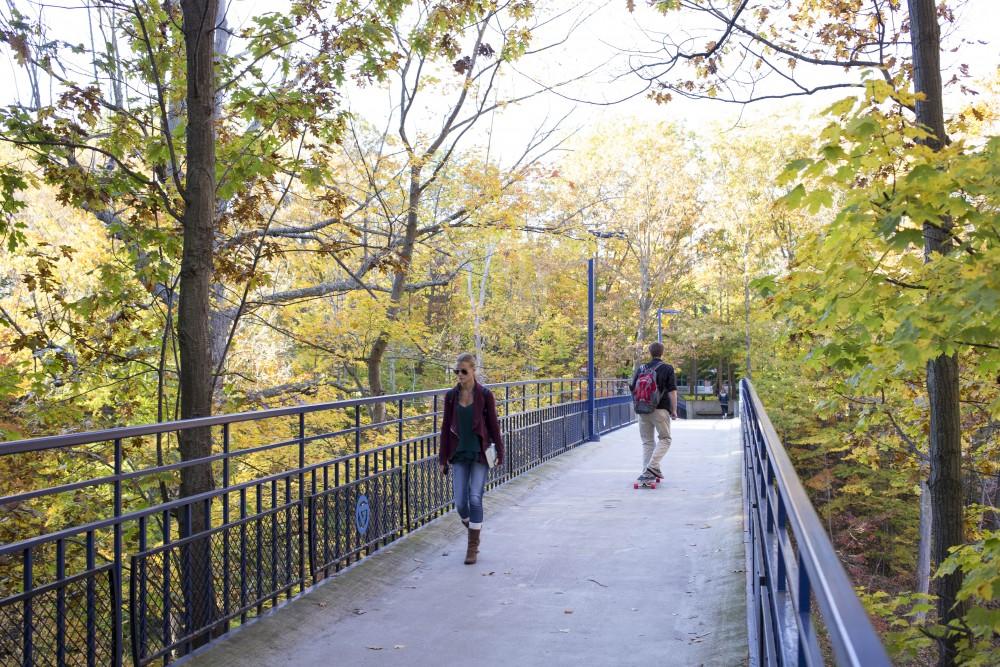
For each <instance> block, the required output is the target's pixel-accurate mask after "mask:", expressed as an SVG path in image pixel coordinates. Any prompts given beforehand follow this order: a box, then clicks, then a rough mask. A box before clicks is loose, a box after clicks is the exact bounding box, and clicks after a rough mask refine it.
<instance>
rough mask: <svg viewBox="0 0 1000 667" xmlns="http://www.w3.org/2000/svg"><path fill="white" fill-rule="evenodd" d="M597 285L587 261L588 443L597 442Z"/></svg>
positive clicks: (592, 262) (592, 266)
mask: <svg viewBox="0 0 1000 667" xmlns="http://www.w3.org/2000/svg"><path fill="white" fill-rule="evenodd" d="M596 291H597V283H596V280H595V276H594V258H593V257H591V258H590V259H588V260H587V423H588V424H590V441H591V442H599V441H600V439H601V434H600V433H599V432H598V429H597V387H595V386H594V385H595V381H596V380H595V377H596V375H597V373H596V371H595V368H594V294H595V293H596Z"/></svg>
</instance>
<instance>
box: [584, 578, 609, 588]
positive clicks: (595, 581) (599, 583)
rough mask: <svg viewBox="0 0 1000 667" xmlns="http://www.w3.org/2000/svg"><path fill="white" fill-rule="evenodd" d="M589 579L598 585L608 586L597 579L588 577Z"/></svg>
mask: <svg viewBox="0 0 1000 667" xmlns="http://www.w3.org/2000/svg"><path fill="white" fill-rule="evenodd" d="M587 581H593V582H594V583H595V584H597V585H598V586H600V587H601V588H607V587H608V586H607V584H602V583H601V582H599V581H598V580H597V579H587Z"/></svg>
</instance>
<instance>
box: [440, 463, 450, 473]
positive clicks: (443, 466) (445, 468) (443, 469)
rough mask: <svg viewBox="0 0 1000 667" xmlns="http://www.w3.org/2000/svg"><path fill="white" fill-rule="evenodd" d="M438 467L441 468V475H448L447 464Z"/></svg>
mask: <svg viewBox="0 0 1000 667" xmlns="http://www.w3.org/2000/svg"><path fill="white" fill-rule="evenodd" d="M439 465H440V466H441V474H442V475H447V474H448V464H447V463H441V464H439Z"/></svg>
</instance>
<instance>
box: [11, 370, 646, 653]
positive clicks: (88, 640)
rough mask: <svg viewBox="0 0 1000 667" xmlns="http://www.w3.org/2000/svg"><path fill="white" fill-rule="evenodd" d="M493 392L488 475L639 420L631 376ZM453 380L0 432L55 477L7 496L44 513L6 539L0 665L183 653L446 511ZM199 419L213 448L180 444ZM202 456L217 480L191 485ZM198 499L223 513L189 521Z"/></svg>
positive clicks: (510, 472)
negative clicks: (386, 391)
mask: <svg viewBox="0 0 1000 667" xmlns="http://www.w3.org/2000/svg"><path fill="white" fill-rule="evenodd" d="M492 389H493V393H494V396H495V397H496V402H497V408H498V413H499V417H500V425H501V429H502V430H503V433H504V437H505V442H506V445H507V456H506V461H505V464H504V466H503V467H502V468H501V467H497V468H494V469H493V470H491V471H490V477H489V481H488V488H493V487H495V486H497V485H499V484H502V483H504V482H506V481H508V480H510V479H513V478H514V477H516V476H518V475H519V474H521V473H523V472H525V471H527V470H529V469H531V468H533V467H534V466H536V465H538V464H539V463H541V462H543V461H546V460H548V459H550V458H552V457H553V456H556V455H558V454H561V453H563V452H565V451H567V450H569V449H570V448H572V447H575V446H577V445H579V444H581V443H583V442H586V441H587V440H588V439H590V436H591V432H590V428H591V426H590V425H591V424H596V427H595V428H596V429H597V430H599V431H600V432H607V431H611V430H613V429H616V428H619V427H621V426H624V425H626V424H629V423H631V422H632V421H633V420H634V418H635V415H634V413H633V412H632V403H631V396H629V395H628V391H627V387H625V388H624V389H623V384H622V382H621V381H619V380H597V381H595V382H594V383H593V386H592V392H591V388H590V387H588V383H587V382H586V381H585V380H581V379H576V378H573V379H561V380H533V381H527V382H515V383H509V384H500V385H492ZM446 391H447V390H445V389H441V390H432V391H424V392H416V393H408V394H396V395H391V396H379V397H373V398H363V399H354V400H347V401H338V402H334V403H324V404H315V405H306V406H293V407H287V408H278V409H273V410H263V411H258V412H248V413H240V414H231V415H219V416H214V417H206V418H202V419H192V420H186V421H179V422H168V423H162V424H154V425H148V426H135V427H124V428H116V429H109V430H105V431H97V432H91V433H76V434H70V435H63V436H52V437H44V438H35V439H32V440H21V441H14V442H7V443H0V462H2V463H4V464H10V465H4V466H3V467H2V469H5V470H18V469H19V468H21V467H23V469H25V470H28V469H31V470H40V471H49V475H53V477H51V478H47V477H45V476H43V475H39V476H38V477H37V481H38V487H37V488H32V489H30V490H22V489H18V490H17V492H16V493H13V494H11V495H7V496H3V497H0V511H2V512H4V513H8V512H9V513H10V515H11V516H13V515H14V514H15V513H17V514H19V515H20V516H23V517H27V518H29V519H30V521H27V522H26V523H28V524H29V525H34V526H35V529H34V531H35V532H34V534H26V535H18V534H17V533H14V534H15V541H13V542H11V543H8V544H3V545H0V665H2V666H3V667H6V666H7V665H18V666H22V667H24V666H27V667H31V666H32V665H36V664H50V663H51V664H60V665H62V664H67V665H100V666H104V665H122V664H132V665H137V666H138V665H149V664H166V663H169V662H171V661H173V660H175V659H177V658H179V657H181V656H184V655H187V654H188V653H190V652H191V651H192V650H193V649H194V648H196V647H198V646H200V645H202V644H204V643H206V642H208V641H211V640H214V639H215V638H218V637H220V636H221V635H223V634H225V633H226V632H228V631H229V630H230V629H231V628H233V627H234V626H236V625H239V624H241V623H243V622H246V621H247V620H249V619H251V618H253V617H255V616H259V615H260V614H262V613H263V612H264V611H266V610H268V609H271V608H273V607H274V606H275V605H277V604H278V602H279V601H281V600H282V599H290V598H293V597H296V596H298V595H300V594H301V593H302V592H303V591H304V590H305V589H306V588H308V587H309V586H310V585H312V584H314V583H317V582H319V581H321V580H322V579H324V578H325V577H327V576H329V575H331V574H333V573H334V572H336V571H337V570H339V569H341V568H343V567H344V566H346V565H348V564H350V563H353V562H356V561H357V560H359V559H362V558H365V557H366V556H367V555H369V554H371V553H372V552H374V551H375V550H377V549H379V548H380V547H381V546H384V545H385V544H388V543H389V542H392V541H393V540H395V539H397V538H399V537H400V536H402V535H404V534H406V533H407V532H410V531H412V530H415V529H416V528H418V527H420V526H421V525H424V524H425V523H427V522H428V521H431V520H433V519H435V518H437V517H439V516H441V515H442V514H444V513H445V512H447V511H449V510H450V509H451V506H452V502H453V501H452V493H451V485H450V482H449V481H448V480H447V479H446V478H445V477H443V476H442V475H441V474H440V471H439V470H438V464H437V451H438V429H439V426H440V417H441V407H442V406H443V401H441V398H442V396H443V395H444V393H445V392H446ZM588 394H589V395H590V396H593V401H592V402H591V401H589V400H588V398H590V396H588ZM588 403H589V404H591V405H593V414H588ZM193 428H209V429H211V431H212V437H213V451H212V454H211V455H210V456H207V457H204V458H201V459H195V460H190V461H182V460H179V459H178V458H176V456H174V457H173V458H171V453H172V452H175V451H176V447H175V445H176V438H177V434H178V433H179V432H181V431H184V430H187V429H193ZM154 451H155V452H157V454H156V455H155V457H154V456H153V455H151V454H150V453H149V452H154ZM196 465H202V466H204V465H209V466H211V470H212V476H213V478H214V479H215V480H216V481H217V482H220V483H218V484H216V485H215V488H213V489H212V490H211V491H208V492H205V493H200V494H198V495H193V496H186V497H180V496H179V493H178V489H179V484H178V478H179V473H180V471H181V470H182V469H183V468H186V467H191V466H196ZM28 466H31V467H30V468H29V467H28ZM71 470H72V471H73V472H74V473H76V474H77V475H78V477H79V478H74V479H67V477H66V473H68V471H71ZM81 471H82V472H81ZM58 475H62V478H60V477H59V476H58ZM196 512H197V513H199V516H201V517H208V518H207V524H208V527H207V528H206V529H204V530H200V531H198V532H192V531H190V530H186V529H185V527H186V526H194V525H197V523H193V522H192V515H193V514H194V513H196ZM39 517H47V518H46V520H45V521H44V522H41V521H40V520H39ZM32 522H33V523H32ZM8 534H10V533H9V532H8ZM5 596H6V597H5ZM53 659H54V660H55V662H53Z"/></svg>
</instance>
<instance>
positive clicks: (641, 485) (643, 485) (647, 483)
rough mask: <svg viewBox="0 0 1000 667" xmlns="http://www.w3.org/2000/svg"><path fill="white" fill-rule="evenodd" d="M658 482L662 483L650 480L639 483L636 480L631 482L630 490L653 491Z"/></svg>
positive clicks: (657, 480)
mask: <svg viewBox="0 0 1000 667" xmlns="http://www.w3.org/2000/svg"><path fill="white" fill-rule="evenodd" d="M660 481H662V480H659V479H650V480H647V481H642V482H640V481H639V480H636V481H634V482H632V488H633V489H638V488H643V489H655V488H656V485H657V484H658V483H659V482H660Z"/></svg>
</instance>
